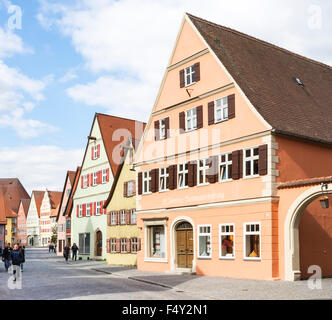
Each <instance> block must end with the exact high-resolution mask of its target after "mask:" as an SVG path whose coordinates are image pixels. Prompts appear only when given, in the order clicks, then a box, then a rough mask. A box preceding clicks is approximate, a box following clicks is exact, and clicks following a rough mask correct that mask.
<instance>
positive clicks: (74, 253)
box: [71, 243, 79, 261]
mask: <svg viewBox="0 0 332 320" xmlns="http://www.w3.org/2000/svg"><path fill="white" fill-rule="evenodd" d="M71 251H72V252H73V256H72V260H74V258H75V261H76V260H77V251H79V249H78V246H77V245H76V243H74V244H73V246H72V247H71Z"/></svg>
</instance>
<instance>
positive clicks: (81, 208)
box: [78, 204, 83, 218]
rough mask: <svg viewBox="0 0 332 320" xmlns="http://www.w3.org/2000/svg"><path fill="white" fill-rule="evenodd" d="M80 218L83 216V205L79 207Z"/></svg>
mask: <svg viewBox="0 0 332 320" xmlns="http://www.w3.org/2000/svg"><path fill="white" fill-rule="evenodd" d="M78 216H79V217H80V218H82V216H83V206H82V205H81V204H79V205H78Z"/></svg>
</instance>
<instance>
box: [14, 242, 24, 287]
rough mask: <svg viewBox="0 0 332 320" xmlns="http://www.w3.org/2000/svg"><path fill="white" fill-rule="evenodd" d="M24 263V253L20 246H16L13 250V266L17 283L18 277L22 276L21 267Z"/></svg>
mask: <svg viewBox="0 0 332 320" xmlns="http://www.w3.org/2000/svg"><path fill="white" fill-rule="evenodd" d="M22 261H23V254H22V251H21V250H19V248H18V244H15V245H14V250H12V264H13V276H14V281H16V275H17V274H18V277H19V276H20V265H21V263H22Z"/></svg>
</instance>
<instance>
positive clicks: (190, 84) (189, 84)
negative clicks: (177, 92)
mask: <svg viewBox="0 0 332 320" xmlns="http://www.w3.org/2000/svg"><path fill="white" fill-rule="evenodd" d="M196 83H197V82H196V81H194V82H192V83H188V84H185V85H184V88H189V87H191V86H192V85H194V84H196Z"/></svg>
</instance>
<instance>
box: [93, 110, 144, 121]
mask: <svg viewBox="0 0 332 320" xmlns="http://www.w3.org/2000/svg"><path fill="white" fill-rule="evenodd" d="M96 115H101V116H107V117H112V118H118V119H123V120H128V121H135V122H141V123H146V122H144V121H140V120H135V119H129V118H124V117H119V116H113V115H111V114H106V113H100V112H96Z"/></svg>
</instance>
